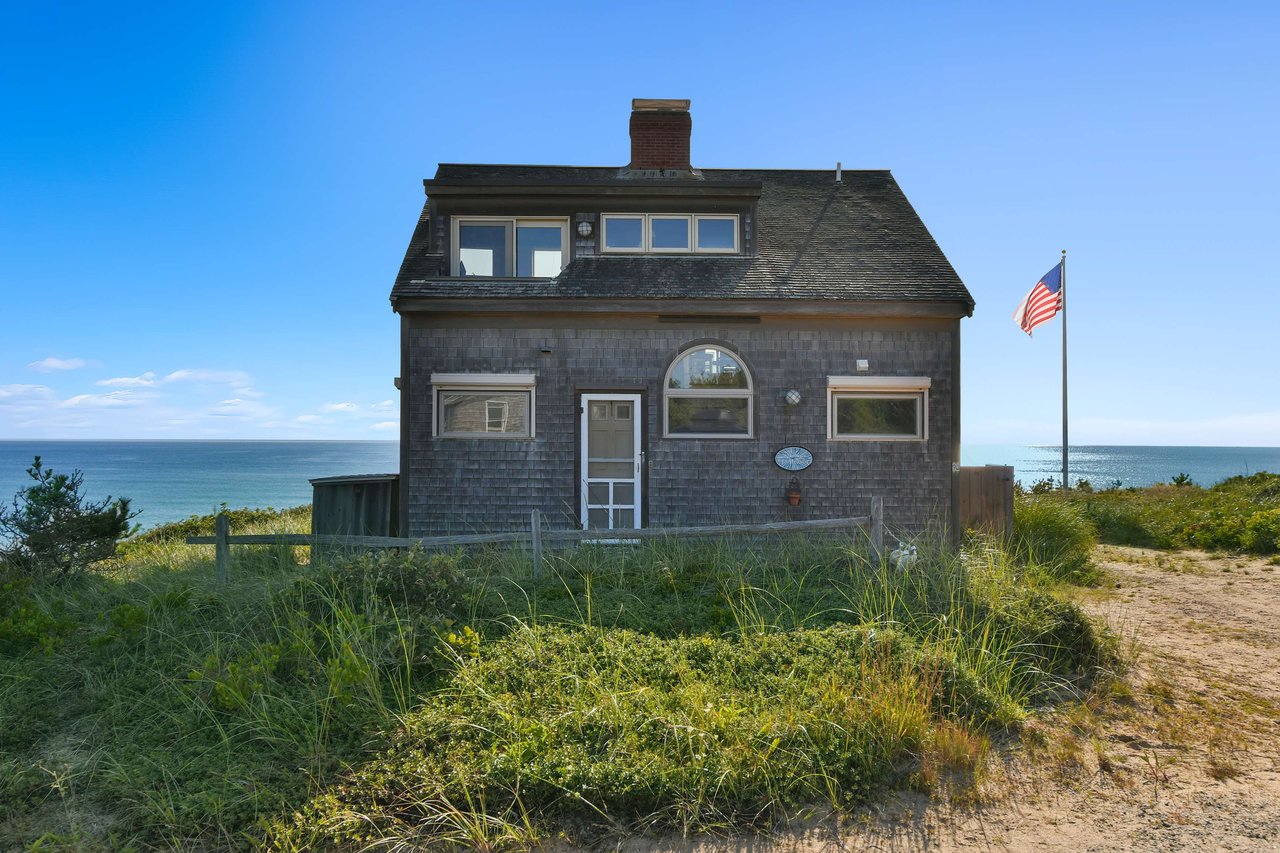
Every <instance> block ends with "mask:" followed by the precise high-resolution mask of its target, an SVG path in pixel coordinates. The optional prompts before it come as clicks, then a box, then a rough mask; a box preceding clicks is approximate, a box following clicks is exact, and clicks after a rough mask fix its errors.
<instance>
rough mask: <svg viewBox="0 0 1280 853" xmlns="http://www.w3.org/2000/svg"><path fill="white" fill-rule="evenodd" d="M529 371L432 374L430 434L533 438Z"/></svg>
mask: <svg viewBox="0 0 1280 853" xmlns="http://www.w3.org/2000/svg"><path fill="white" fill-rule="evenodd" d="M535 382H536V379H535V377H534V375H533V374H532V373H433V374H431V387H432V392H433V396H434V400H435V418H434V419H433V424H432V427H433V434H434V435H436V436H439V437H441V438H532V437H533V434H534V432H533V416H534V384H535Z"/></svg>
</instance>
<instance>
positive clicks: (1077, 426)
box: [1071, 411, 1280, 447]
mask: <svg viewBox="0 0 1280 853" xmlns="http://www.w3.org/2000/svg"><path fill="white" fill-rule="evenodd" d="M1077 435H1078V436H1080V438H1078V439H1077V438H1076V436H1077ZM1278 436H1280V411H1277V412H1250V413H1245V414H1238V415H1222V416H1219V417H1213V418H1194V419H1190V418H1189V419H1186V420H1155V419H1149V418H1088V417H1085V418H1073V419H1072V421H1071V443H1072V444H1073V445H1074V444H1076V443H1077V442H1079V443H1081V444H1102V443H1104V441H1103V439H1104V438H1105V443H1106V444H1156V445H1188V446H1192V445H1205V446H1217V447H1271V446H1274V445H1275V443H1276V441H1277V437H1278Z"/></svg>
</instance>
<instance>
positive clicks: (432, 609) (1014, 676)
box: [0, 510, 1115, 849]
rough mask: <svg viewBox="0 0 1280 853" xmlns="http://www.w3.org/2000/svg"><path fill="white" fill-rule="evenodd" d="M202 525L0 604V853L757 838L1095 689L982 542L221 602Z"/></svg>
mask: <svg viewBox="0 0 1280 853" xmlns="http://www.w3.org/2000/svg"><path fill="white" fill-rule="evenodd" d="M309 524H310V521H309V517H308V515H307V514H306V512H305V510H291V511H287V512H285V513H279V514H273V515H271V516H269V517H267V518H265V519H263V518H259V520H258V521H256V522H254V521H251V520H249V519H248V518H246V517H242V518H241V521H240V522H239V523H237V525H236V527H237V531H243V532H255V533H257V532H301V531H305V530H307V529H309ZM211 526H212V517H208V518H201V519H190V520H188V521H186V522H182V523H180V524H179V525H174V526H171V527H169V528H161V529H158V530H156V531H152V532H151V533H149V534H146V535H144V536H142V537H136V538H135V539H133V540H129V541H128V542H127V543H126V544H125V546H124V547H123V548H122V550H121V553H119V554H118V555H117V556H116V557H115V558H113V559H111V560H109V561H107V562H106V563H105V564H101V565H100V566H99V568H100V570H99V571H96V572H92V573H88V574H84V575H81V576H78V577H76V578H74V579H73V580H71V581H68V582H64V583H61V584H57V585H54V584H48V583H41V582H38V581H37V580H33V579H30V578H26V577H23V578H11V579H8V580H6V581H5V584H4V585H3V586H0V644H3V648H4V653H3V656H2V657H0V718H3V719H4V720H5V725H4V726H3V727H0V779H2V780H3V781H0V804H2V805H0V847H5V848H15V847H16V848H21V847H24V846H30V845H32V844H35V843H37V842H38V840H39V839H40V838H41V836H44V837H45V838H46V840H45V841H43V842H39V843H42V844H44V845H45V846H49V845H50V844H54V843H55V842H56V843H63V842H65V841H66V839H75V842H74V844H75V846H77V847H78V848H79V849H121V848H127V847H129V846H133V847H136V848H139V849H151V848H159V849H170V848H192V847H200V848H206V847H216V848H239V847H251V846H256V845H261V844H264V843H265V844H267V845H269V846H275V847H280V848H285V849H313V848H316V847H321V848H323V847H325V846H329V847H342V848H345V847H350V846H358V845H359V844H361V843H364V842H367V841H371V840H374V839H375V838H376V839H383V840H386V839H391V840H400V841H404V842H406V843H409V844H417V845H421V846H425V847H434V846H441V845H448V844H459V845H462V846H475V845H486V844H487V845H501V844H503V843H513V844H519V843H525V842H530V841H533V840H535V839H543V838H549V837H556V836H559V835H568V836H569V837H571V838H574V839H578V840H593V839H596V838H598V837H599V836H600V835H601V834H618V833H628V832H636V831H644V830H646V829H650V828H658V827H661V828H663V829H666V830H670V829H676V830H680V831H689V832H692V831H700V830H710V831H730V830H741V829H746V828H751V827H761V826H765V825H768V824H770V823H771V822H772V821H775V820H777V819H778V818H780V817H783V816H786V815H789V814H792V813H794V811H795V809H796V808H798V807H803V806H806V805H808V804H814V803H825V804H831V805H835V806H837V807H845V806H848V805H849V804H851V803H855V802H858V801H860V800H862V799H865V798H866V797H868V796H870V795H873V794H874V793H875V792H876V791H878V790H881V789H883V788H885V787H887V786H900V785H909V786H915V787H918V788H921V789H928V788H930V787H931V786H933V785H934V784H937V783H938V782H939V780H940V779H941V778H942V777H944V776H946V777H950V776H955V775H957V774H958V775H959V776H960V777H965V776H968V777H972V775H973V774H974V773H977V772H980V767H981V757H982V756H983V755H984V754H985V752H986V749H987V743H988V740H987V738H988V734H989V733H990V732H993V731H996V730H999V729H1002V728H1004V727H1006V726H1009V725H1011V724H1016V723H1017V722H1018V721H1019V720H1021V719H1022V718H1024V717H1025V716H1026V715H1027V714H1028V713H1030V712H1031V711H1032V710H1033V709H1034V708H1035V707H1036V706H1037V705H1038V704H1041V703H1047V702H1051V701H1053V699H1054V697H1055V696H1057V695H1059V693H1060V691H1061V689H1062V688H1063V687H1064V686H1066V685H1069V684H1074V683H1078V682H1082V681H1087V680H1088V679H1090V678H1091V677H1092V676H1093V675H1094V674H1095V673H1097V672H1099V671H1104V670H1107V669H1109V668H1111V667H1112V666H1114V662H1115V652H1114V643H1113V642H1112V640H1111V639H1110V638H1109V637H1108V636H1107V635H1104V634H1100V633H1098V632H1097V631H1096V630H1095V628H1094V626H1093V625H1092V623H1090V622H1089V621H1087V620H1086V619H1085V618H1084V616H1083V615H1082V614H1081V612H1080V611H1079V610H1078V609H1077V608H1076V607H1075V606H1074V605H1072V604H1069V603H1066V602H1065V601H1064V600H1063V599H1062V598H1061V597H1060V596H1059V595H1058V587H1057V584H1058V583H1059V582H1058V581H1057V580H1056V577H1058V576H1060V575H1061V574H1062V573H1061V572H1059V571H1057V570H1055V569H1053V568H1052V567H1045V566H1041V565H1039V564H1036V563H1035V562H1034V561H1032V562H1027V561H1025V560H1014V559H1011V558H1010V557H1009V556H1008V555H1007V554H1005V553H1004V552H1003V551H1002V550H1000V549H998V548H994V547H978V546H975V547H973V548H971V549H969V550H967V551H965V552H963V553H961V554H955V553H948V552H938V551H931V550H928V549H922V552H921V557H920V559H919V561H918V562H917V563H916V564H914V565H913V566H912V567H911V568H910V569H909V570H908V571H905V572H900V571H897V570H895V569H892V568H886V567H883V566H881V565H879V564H876V563H873V562H872V561H871V560H870V559H869V558H868V556H867V554H866V551H865V549H864V548H863V547H862V545H861V544H860V543H859V542H857V541H854V540H851V539H848V538H840V537H826V538H800V537H794V538H793V537H780V538H774V539H771V540H768V541H763V540H755V539H740V540H735V541H724V540H722V541H717V542H703V543H698V542H692V541H687V540H686V541H659V542H654V543H652V544H650V545H644V546H639V547H607V546H583V547H578V548H573V549H569V550H564V551H555V552H551V553H549V554H548V556H547V559H546V561H545V562H546V565H545V566H544V568H543V570H542V572H541V573H540V574H539V575H538V576H537V577H534V575H533V572H532V568H531V565H530V560H529V556H528V554H527V553H526V552H523V551H520V550H513V549H506V550H499V549H489V550H479V549H478V550H473V551H469V552H455V553H449V554H436V555H428V554H424V553H421V552H416V551H414V552H391V551H382V552H374V553H369V554H363V555H361V554H356V555H347V556H341V555H338V556H335V557H333V558H331V559H330V560H328V561H327V562H325V563H322V564H318V565H314V566H313V565H308V564H306V563H304V562H301V561H300V557H301V556H302V555H303V554H305V551H304V550H303V549H294V548H289V547H254V548H251V547H243V548H241V547H237V548H233V557H234V560H233V567H232V576H231V580H230V582H229V583H225V584H221V583H219V582H218V581H217V579H216V578H215V576H214V572H213V567H212V565H211V563H212V559H211V557H212V548H211V547H208V546H187V545H184V544H182V539H183V538H184V537H185V536H187V535H193V534H201V533H205V532H207V531H208V530H209V529H211ZM53 815H58V816H60V817H57V819H56V820H55V819H54V817H52V816H53ZM76 815H80V816H83V819H81V818H76V817H75V816H76ZM66 843H70V842H66Z"/></svg>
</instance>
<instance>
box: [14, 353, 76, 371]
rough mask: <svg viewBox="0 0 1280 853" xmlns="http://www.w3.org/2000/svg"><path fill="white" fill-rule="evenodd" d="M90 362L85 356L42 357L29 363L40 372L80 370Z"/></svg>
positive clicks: (31, 367)
mask: <svg viewBox="0 0 1280 853" xmlns="http://www.w3.org/2000/svg"><path fill="white" fill-rule="evenodd" d="M86 364H88V362H87V361H85V360H84V359H83V358H54V357H53V356H49V357H48V358H42V359H40V360H39V361H33V362H31V363H30V364H28V365H27V367H29V368H30V369H32V370H34V371H36V372H38V373H52V372H54V371H55V370H79V369H80V368H82V367H84V366H85V365H86Z"/></svg>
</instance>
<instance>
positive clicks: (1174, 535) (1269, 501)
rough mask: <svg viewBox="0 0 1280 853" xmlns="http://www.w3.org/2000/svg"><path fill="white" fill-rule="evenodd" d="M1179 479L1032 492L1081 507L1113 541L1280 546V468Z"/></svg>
mask: <svg viewBox="0 0 1280 853" xmlns="http://www.w3.org/2000/svg"><path fill="white" fill-rule="evenodd" d="M1174 479H1175V480H1177V481H1179V483H1180V484H1177V485H1175V484H1159V485H1155V486H1151V487H1149V488H1145V489H1136V488H1129V489H1126V488H1120V487H1119V486H1118V485H1117V486H1115V487H1113V488H1109V489H1104V490H1099V491H1095V490H1093V489H1092V488H1091V487H1089V485H1088V484H1087V483H1082V486H1084V487H1083V488H1076V489H1071V490H1068V491H1067V492H1066V493H1065V494H1064V493H1062V492H1060V491H1049V490H1041V492H1042V493H1040V494H1035V495H1032V496H1028V497H1029V498H1033V499H1034V500H1036V501H1038V502H1042V503H1045V504H1058V505H1064V504H1065V505H1069V506H1072V507H1075V508H1076V509H1077V510H1079V511H1080V512H1081V513H1083V514H1084V516H1085V517H1086V518H1088V519H1089V521H1090V522H1092V524H1093V526H1094V528H1095V529H1096V530H1097V532H1098V536H1099V538H1100V539H1101V540H1102V541H1103V542H1107V543H1110V544H1113V545H1134V546H1138V547H1144V548H1164V549H1177V548H1201V549H1205V550H1210V551H1217V550H1221V551H1238V552H1248V553H1253V554H1275V553H1277V552H1280V474H1269V473H1265V472H1263V473H1258V474H1252V475H1250V476H1247V477H1230V478H1228V479H1226V480H1223V481H1222V482H1221V483H1218V484H1217V485H1214V486H1211V487H1209V488H1204V487H1202V486H1198V485H1196V484H1195V483H1193V482H1191V480H1190V479H1189V478H1186V477H1175V478H1174Z"/></svg>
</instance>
